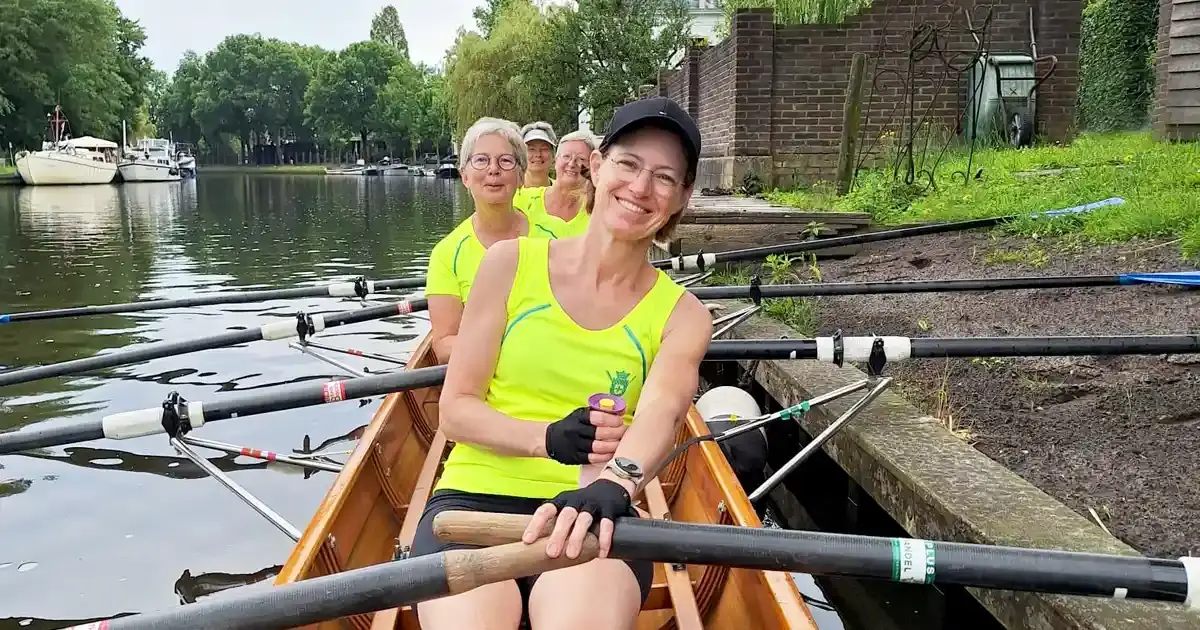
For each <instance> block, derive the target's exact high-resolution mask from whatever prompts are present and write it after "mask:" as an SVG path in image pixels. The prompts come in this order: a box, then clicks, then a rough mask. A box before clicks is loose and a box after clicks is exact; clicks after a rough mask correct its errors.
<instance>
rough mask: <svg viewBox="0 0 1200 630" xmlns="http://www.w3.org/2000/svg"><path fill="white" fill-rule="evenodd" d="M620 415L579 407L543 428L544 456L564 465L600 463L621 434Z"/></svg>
mask: <svg viewBox="0 0 1200 630" xmlns="http://www.w3.org/2000/svg"><path fill="white" fill-rule="evenodd" d="M625 428H626V427H625V422H624V421H623V420H622V418H621V416H618V415H615V414H611V413H605V412H602V411H595V410H591V409H589V408H587V407H580V408H578V409H576V410H574V411H572V412H571V413H569V414H567V417H565V418H563V419H562V420H558V421H555V422H552V423H550V424H549V425H548V426H547V427H546V457H548V458H550V459H553V460H554V461H556V462H558V463H560V464H566V465H568V466H582V465H584V464H603V463H604V462H607V461H608V460H610V459H612V457H613V453H615V452H617V445H619V444H620V443H621V438H622V437H623V436H624V435H625Z"/></svg>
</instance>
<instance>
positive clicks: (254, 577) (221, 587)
mask: <svg viewBox="0 0 1200 630" xmlns="http://www.w3.org/2000/svg"><path fill="white" fill-rule="evenodd" d="M281 570H283V565H282V564H277V565H275V566H273V567H267V568H265V569H260V570H258V571H255V572H254V573H221V572H219V571H213V572H211V573H201V574H200V575H192V572H191V570H189V569H184V570H183V575H181V576H179V579H178V580H176V581H175V594H176V595H178V596H179V603H181V604H194V603H196V601H197V600H199V599H200V598H201V597H207V596H209V595H214V594H216V593H220V592H221V591H227V590H229V589H231V588H238V587H240V586H250V585H252V584H259V583H261V582H263V581H265V580H269V579H271V578H273V577H275V576H276V575H279V572H280V571H281Z"/></svg>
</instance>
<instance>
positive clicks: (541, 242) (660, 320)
mask: <svg viewBox="0 0 1200 630" xmlns="http://www.w3.org/2000/svg"><path fill="white" fill-rule="evenodd" d="M517 247H518V251H519V254H518V262H517V270H516V275H515V277H514V278H513V286H512V290H511V291H510V292H509V294H508V304H507V311H508V318H507V323H506V324H505V329H504V336H503V338H502V340H501V342H500V355H499V356H498V357H497V359H496V369H495V372H494V373H493V375H492V378H491V380H490V381H489V382H488V389H487V396H486V398H485V402H487V404H488V405H489V406H491V407H492V408H493V409H495V410H497V411H500V412H501V413H504V414H507V415H509V416H511V417H513V418H518V419H520V420H526V421H532V422H547V423H549V422H554V421H556V420H560V419H562V418H563V417H564V416H566V415H567V414H568V413H570V412H571V410H573V409H575V408H577V407H586V406H587V404H588V398H589V397H590V396H591V395H592V394H595V393H610V394H615V395H618V396H621V397H622V398H623V399H624V400H625V402H626V411H625V423H626V424H629V423H632V422H633V413H634V411H635V410H636V409H637V404H638V398H639V397H640V396H641V393H642V386H643V385H644V384H645V382H646V375H647V374H648V373H649V371H650V366H651V365H653V364H654V357H655V356H656V355H657V354H658V348H659V345H660V344H661V342H662V334H663V329H664V328H665V327H666V324H667V319H668V318H669V317H670V316H671V312H672V311H673V310H674V309H675V304H676V303H677V302H678V301H679V298H680V296H682V295H683V293H684V291H685V290H686V289H684V287H682V286H680V285H678V284H676V283H675V282H674V281H673V280H671V278H670V276H668V275H667V274H666V273H665V272H662V271H659V272H658V280H657V281H656V282H655V283H654V286H653V287H652V288H651V289H650V291H649V293H647V294H646V295H645V297H643V298H642V300H641V301H640V302H638V303H637V305H636V306H634V307H633V309H632V310H631V311H630V312H629V313H628V314H626V315H625V317H623V318H622V319H621V320H620V321H619V322H617V323H616V324H615V325H613V326H611V327H609V328H605V329H603V330H590V329H586V328H583V327H581V326H579V325H578V324H576V323H575V322H574V320H572V319H571V318H570V316H569V315H567V314H566V312H564V311H563V309H562V307H561V306H559V304H558V301H557V300H556V299H555V298H554V294H553V293H552V292H551V290H550V269H549V251H550V241H549V240H546V239H531V238H525V237H522V238H520V239H518V240H517ZM581 468H582V467H581V466H567V465H565V464H560V463H558V462H556V461H554V460H552V459H549V458H541V457H509V456H505V455H497V454H495V453H492V452H491V451H489V450H487V449H484V448H480V447H476V446H472V445H470V444H455V446H454V448H453V449H452V450H451V451H450V455H449V457H447V458H446V462H445V464H444V467H443V472H442V477H441V479H440V480H439V481H438V484H437V488H436V489H453V490H461V491H464V492H478V493H483V494H498V495H505V496H517V497H532V498H539V499H541V498H551V497H553V496H555V495H557V494H558V493H559V492H562V491H564V490H570V489H573V488H578V487H579V474H580V472H581Z"/></svg>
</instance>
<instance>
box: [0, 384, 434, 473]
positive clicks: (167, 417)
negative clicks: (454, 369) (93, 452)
mask: <svg viewBox="0 0 1200 630" xmlns="http://www.w3.org/2000/svg"><path fill="white" fill-rule="evenodd" d="M445 376H446V366H444V365H439V366H435V367H428V368H420V369H413V370H406V371H403V372H389V373H387V374H376V375H373V376H364V377H361V378H349V379H345V380H340V381H329V382H326V383H291V384H289V385H280V386H278V387H272V388H270V390H268V391H263V392H254V393H247V394H241V395H237V396H223V397H221V398H220V399H219V400H216V401H214V402H209V403H204V402H201V401H198V400H194V401H188V400H185V399H183V397H181V396H179V394H177V393H175V392H172V393H171V394H169V395H168V396H167V399H166V400H165V401H163V403H162V405H161V406H159V407H150V408H147V409H138V410H135V411H126V412H122V413H116V414H112V415H108V416H104V417H103V418H101V419H99V420H89V421H84V422H76V423H74V424H70V425H65V426H57V427H39V426H37V425H34V426H32V427H26V428H24V429H20V430H17V431H11V432H8V433H0V454H5V453H14V452H17V451H25V450H29V449H34V448H46V447H48V446H63V445H66V444H74V443H76V442H87V441H89V440H99V439H101V438H110V439H114V440H126V439H130V438H135V437H141V436H144V435H154V434H157V433H167V434H172V433H175V432H179V433H186V432H187V431H190V430H191V429H195V428H198V427H200V426H203V425H204V424H206V423H209V422H216V421H218V420H226V419H229V418H237V417H243V416H252V415H257V414H262V413H270V412H273V411H283V410H286V409H296V408H298V407H311V406H315V405H323V404H325V403H333V402H341V401H343V400H355V399H357V398H363V397H365V396H377V395H379V394H387V393H390V392H401V391H407V390H410V389H420V388H422V387H431V386H434V385H441V384H442V380H443V379H444V378H445Z"/></svg>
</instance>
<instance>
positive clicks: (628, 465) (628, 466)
mask: <svg viewBox="0 0 1200 630" xmlns="http://www.w3.org/2000/svg"><path fill="white" fill-rule="evenodd" d="M613 463H614V464H616V465H617V467H618V468H620V469H621V470H623V471H625V472H626V473H628V474H630V475H634V476H637V475H640V474H642V468H641V466H638V465H637V462H635V461H633V460H632V459H628V458H625V457H615V458H613Z"/></svg>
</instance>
